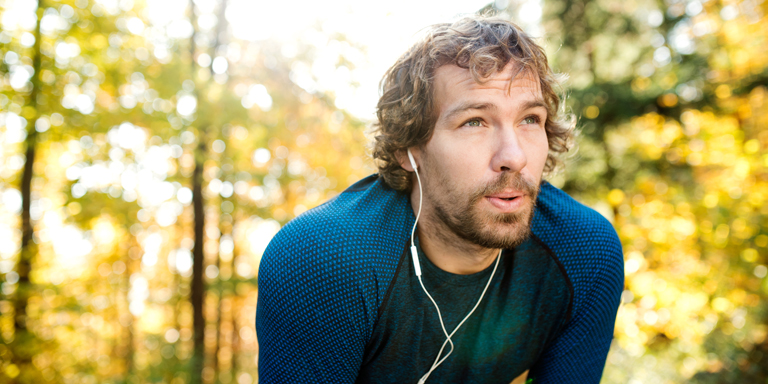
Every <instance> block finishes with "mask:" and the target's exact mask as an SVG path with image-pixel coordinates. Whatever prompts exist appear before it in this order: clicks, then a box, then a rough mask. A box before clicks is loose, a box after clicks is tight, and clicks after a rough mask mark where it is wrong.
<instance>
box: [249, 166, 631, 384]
mask: <svg viewBox="0 0 768 384" xmlns="http://www.w3.org/2000/svg"><path fill="white" fill-rule="evenodd" d="M414 221H415V217H414V214H413V210H412V208H411V204H410V200H409V197H408V196H407V195H406V194H404V193H400V192H397V191H395V190H393V189H391V188H389V187H388V186H387V185H386V184H385V183H384V182H383V180H382V179H381V178H379V177H377V176H376V175H372V176H369V177H367V178H365V179H363V180H361V181H359V182H358V183H356V184H354V185H353V186H351V187H350V188H348V189H347V190H346V191H344V192H342V193H341V194H339V195H338V196H336V197H335V198H334V199H332V200H330V201H328V202H326V203H325V204H323V205H321V206H319V207H317V208H314V209H312V210H310V211H307V212H306V213H304V214H302V215H301V216H299V217H297V218H296V219H294V220H292V221H291V222H289V223H288V224H287V225H286V226H285V227H284V228H283V229H282V230H281V231H280V232H279V233H278V234H277V235H276V236H275V238H274V239H273V240H272V241H271V242H270V244H269V246H268V247H267V249H266V251H265V253H264V256H263V258H262V261H261V265H260V267H259V299H258V304H257V310H256V331H257V335H258V340H259V361H258V366H259V382H260V383H262V384H265V383H416V382H417V381H418V379H419V378H420V377H421V376H422V375H423V374H425V373H426V372H427V371H429V368H430V366H431V365H432V362H433V361H434V359H435V357H436V356H437V353H438V351H439V349H440V346H441V345H442V343H443V341H444V340H445V336H444V335H443V333H442V330H441V328H440V323H439V321H438V319H437V314H436V312H435V308H434V306H433V305H432V303H431V302H430V301H429V299H428V298H427V297H426V294H424V292H423V291H422V289H421V286H420V285H419V283H418V280H417V279H416V277H415V273H414V272H413V264H412V261H411V258H410V255H409V254H408V247H409V245H410V234H411V228H412V226H413V223H414ZM531 230H532V235H531V237H530V238H529V239H528V240H527V241H526V242H524V243H523V244H521V245H520V246H518V247H516V248H515V249H508V250H504V251H503V254H502V256H501V259H500V261H499V266H498V269H497V271H496V273H495V275H494V276H493V280H492V281H491V284H490V286H489V288H488V291H487V292H486V295H485V297H484V299H483V301H482V302H481V303H480V305H479V306H478V308H477V309H476V310H475V313H474V314H473V315H472V316H471V317H470V318H469V319H468V320H467V322H466V323H464V325H463V326H462V327H461V329H460V330H459V331H458V332H457V333H456V334H455V335H454V336H453V338H452V340H453V341H454V344H455V350H454V352H453V353H452V354H451V356H450V357H448V359H447V360H446V361H445V362H444V363H443V364H442V365H440V367H438V368H437V369H436V370H435V371H434V372H433V373H432V374H431V375H430V377H429V380H428V381H427V382H428V383H509V382H511V381H512V380H513V379H515V378H516V377H517V376H519V375H520V374H521V373H523V372H525V371H526V370H529V374H528V377H529V378H530V379H532V380H533V382H534V383H537V384H538V383H553V384H554V383H558V384H560V383H565V384H568V383H574V384H577V383H578V384H584V383H587V384H588V383H598V382H599V381H600V377H601V375H602V371H603V366H604V365H605V358H606V355H607V353H608V348H609V346H610V343H611V339H612V337H613V327H614V322H615V318H616V310H617V308H618V305H619V298H620V296H621V291H622V289H623V285H624V268H623V255H622V250H621V244H620V242H619V239H618V237H617V235H616V232H615V230H614V229H613V227H612V226H611V224H610V223H609V222H608V221H607V220H606V219H605V218H603V217H602V216H600V215H599V214H598V213H596V212H595V211H594V210H592V209H590V208H588V207H586V206H584V205H581V204H580V203H578V202H576V201H575V200H573V199H572V198H570V197H569V196H568V195H566V194H565V193H564V192H562V191H560V190H559V189H557V188H555V187H554V186H552V185H551V184H549V183H547V182H542V185H541V190H540V192H539V195H538V198H537V201H536V210H535V213H534V218H533V222H532V224H531ZM419 256H420V260H421V265H422V269H423V275H422V280H423V281H424V285H425V286H426V288H427V290H428V291H429V292H430V294H431V295H432V296H433V298H435V300H436V301H437V303H438V305H439V306H440V310H441V312H442V314H443V319H444V322H445V325H446V329H447V330H448V332H449V333H450V332H451V331H452V330H453V329H454V328H455V327H456V325H457V324H458V323H459V322H460V321H461V319H463V318H464V316H466V314H467V313H468V312H469V310H470V309H471V308H472V307H473V306H474V305H475V303H476V302H477V299H478V298H479V296H480V293H481V292H482V289H483V288H484V287H485V284H486V283H487V281H488V278H489V277H490V275H491V271H492V268H493V266H491V267H489V268H487V269H486V270H483V271H480V272H478V273H475V274H471V275H455V274H452V273H449V272H446V271H443V270H441V269H439V268H438V267H436V266H435V265H433V264H432V263H431V262H430V261H429V259H428V258H426V257H425V256H424V255H423V254H421V253H420V255H419Z"/></svg>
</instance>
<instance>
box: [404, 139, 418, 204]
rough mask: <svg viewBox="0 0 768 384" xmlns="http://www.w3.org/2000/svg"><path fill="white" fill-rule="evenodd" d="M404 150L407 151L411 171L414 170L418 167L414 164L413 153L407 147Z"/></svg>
mask: <svg viewBox="0 0 768 384" xmlns="http://www.w3.org/2000/svg"><path fill="white" fill-rule="evenodd" d="M406 151H407V152H408V160H410V161H411V166H412V167H413V171H414V172H416V170H417V169H418V168H419V167H418V166H417V165H416V160H414V159H413V154H412V153H411V149H410V148H408V149H407V150H406ZM419 184H421V182H419ZM419 204H421V202H419Z"/></svg>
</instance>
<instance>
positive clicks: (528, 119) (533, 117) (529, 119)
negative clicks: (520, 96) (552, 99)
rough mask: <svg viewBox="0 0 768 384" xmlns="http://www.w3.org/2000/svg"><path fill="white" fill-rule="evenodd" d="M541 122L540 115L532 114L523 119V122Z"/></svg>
mask: <svg viewBox="0 0 768 384" xmlns="http://www.w3.org/2000/svg"><path fill="white" fill-rule="evenodd" d="M540 122H541V117H539V116H538V115H530V116H527V117H526V118H525V119H523V124H539V123H540Z"/></svg>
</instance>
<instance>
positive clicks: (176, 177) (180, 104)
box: [0, 0, 370, 383]
mask: <svg viewBox="0 0 768 384" xmlns="http://www.w3.org/2000/svg"><path fill="white" fill-rule="evenodd" d="M195 3H196V12H197V16H198V20H200V18H201V17H202V18H204V19H205V20H207V22H206V23H204V22H198V23H196V24H195V25H193V23H191V22H190V20H191V19H190V18H189V10H188V9H187V10H186V11H184V12H186V13H180V14H161V15H160V16H162V17H158V15H157V14H156V13H155V14H153V13H152V12H151V11H150V10H149V8H151V7H148V6H145V5H143V4H138V3H136V4H134V2H132V1H118V2H107V1H97V2H89V1H86V0H76V1H55V2H50V3H48V2H46V3H44V4H43V5H42V7H43V8H44V9H40V11H39V14H40V15H44V16H43V17H42V18H41V27H42V28H41V29H42V32H43V34H42V41H41V44H40V47H41V48H40V49H41V53H42V58H43V62H42V70H41V71H40V73H34V72H35V71H31V70H30V68H31V57H33V56H34V46H33V44H31V43H30V38H29V37H30V31H32V30H34V27H35V25H36V21H37V18H36V17H35V16H34V15H35V5H36V4H35V3H34V2H30V1H23V0H13V1H12V0H7V1H3V2H0V6H1V7H2V8H0V12H2V13H0V17H2V23H3V29H2V32H1V33H0V35H1V36H0V44H2V53H3V56H2V59H3V64H2V66H0V72H1V74H2V77H1V79H2V82H1V83H0V84H1V86H2V88H1V89H0V90H1V91H2V94H1V95H0V103H2V105H1V106H0V109H2V124H0V127H3V128H2V130H1V131H0V135H1V136H0V137H2V140H0V142H2V155H1V156H0V161H2V164H3V165H2V167H0V169H2V172H0V173H2V174H1V175H0V196H2V201H3V204H2V208H0V215H2V219H0V223H1V224H0V239H1V240H0V242H2V243H3V247H2V249H1V250H0V257H2V261H0V276H2V279H3V280H2V281H3V283H2V297H1V298H0V307H2V308H1V309H2V310H1V311H0V312H1V313H2V316H0V330H1V332H0V333H1V335H2V340H3V344H0V356H2V365H1V366H0V381H2V382H7V381H9V380H10V381H11V382H19V383H32V382H34V383H39V382H65V383H66V382H84V383H89V382H91V383H96V382H98V383H110V382H111V383H118V382H167V383H180V382H188V381H190V379H192V377H191V376H190V374H189V373H188V372H190V367H189V362H190V357H191V355H190V354H191V353H192V307H191V304H190V303H189V301H188V300H187V298H188V296H189V291H190V280H191V274H192V257H191V252H190V251H191V249H192V247H193V243H194V240H193V239H194V238H193V233H192V222H193V220H194V215H193V211H192V207H191V201H192V183H191V176H192V172H193V169H194V166H195V156H196V150H197V148H198V146H199V145H200V144H201V143H204V146H205V152H204V155H203V156H204V157H203V158H202V161H203V165H204V168H203V182H204V189H203V195H204V197H205V201H206V206H205V210H206V219H207V220H206V227H205V239H204V254H205V262H204V267H205V268H204V271H205V279H206V284H207V286H208V289H207V291H206V295H205V308H204V314H205V319H206V323H207V326H206V331H205V348H206V360H205V366H204V368H203V371H202V373H203V379H204V381H206V382H211V381H213V380H216V381H217V382H222V383H228V382H238V383H245V382H252V381H255V380H256V377H255V372H256V361H255V357H256V351H257V345H256V341H255V333H254V329H253V322H254V321H253V320H254V313H255V304H256V297H257V292H256V276H255V272H256V270H257V268H258V260H259V257H260V256H261V253H262V252H263V250H264V247H265V246H266V244H267V243H268V241H269V239H270V238H271V236H272V235H273V234H274V233H275V232H276V231H277V230H278V229H279V228H280V226H281V225H282V224H284V223H285V222H287V221H288V220H290V219H291V218H293V217H294V216H296V215H298V214H300V213H302V212H303V211H305V210H306V209H308V208H309V207H313V206H315V205H317V204H319V203H321V202H322V201H324V200H326V199H328V198H330V197H332V196H333V195H334V194H336V193H338V192H339V191H340V190H342V189H343V188H345V187H346V185H348V184H349V183H350V182H351V181H352V180H357V179H359V178H360V177H362V176H365V175H366V174H367V173H369V172H370V166H366V165H365V163H364V162H363V160H362V159H361V158H360V157H359V156H360V154H361V153H360V152H359V150H360V149H361V148H362V147H363V146H364V142H365V137H364V135H363V128H364V124H363V123H362V122H361V121H359V120H358V119H356V118H354V117H352V116H350V115H348V114H346V113H344V112H343V111H338V110H337V109H336V108H335V106H334V105H333V100H332V98H331V97H329V96H327V95H325V94H323V93H321V92H319V91H317V90H315V89H312V88H311V87H309V86H308V85H307V84H310V85H311V84H312V82H313V81H315V80H313V79H312V76H311V74H309V75H307V74H306V73H305V72H302V71H299V70H297V69H296V68H297V65H298V66H300V65H303V67H308V66H309V64H308V63H311V61H312V60H313V59H314V56H315V55H316V52H315V50H317V49H318V48H315V47H314V46H313V47H309V46H299V47H298V50H299V51H300V52H302V55H300V56H298V57H291V58H288V57H286V56H285V55H283V54H281V53H280V48H281V47H280V46H279V45H277V44H276V43H274V42H270V41H263V42H260V43H258V44H254V43H251V42H248V41H240V40H237V39H234V38H229V39H227V40H226V41H225V42H224V43H222V44H216V39H217V38H218V37H220V36H217V33H216V26H217V23H216V18H215V16H216V15H215V14H214V12H215V10H216V8H217V7H216V3H215V2H203V1H197V2H195ZM174 6H176V8H179V9H181V10H184V9H185V8H184V4H181V6H180V7H179V4H175V5H174ZM168 8H169V9H172V8H173V7H168ZM206 18H207V19H206ZM210 20H213V22H211V21H210ZM193 31H194V32H195V39H194V42H195V45H196V49H195V50H194V51H193V53H191V54H190V52H192V51H191V50H190V48H191V47H190V40H189V39H190V37H191V34H192V32H193ZM224 32H225V33H226V30H225V31H224ZM325 44H326V45H333V44H336V45H341V46H345V47H346V49H347V51H349V52H356V51H357V48H355V47H353V46H351V45H349V43H347V42H345V41H343V39H341V38H340V37H330V38H328V39H327V40H326V42H325ZM321 48H322V46H321ZM193 60H194V63H195V64H194V65H193ZM334 65H339V66H341V65H347V66H349V65H350V63H349V62H348V61H347V60H345V59H344V57H343V56H339V57H338V60H337V62H336V63H334ZM33 76H39V79H40V80H41V84H42V91H41V94H40V95H39V96H38V97H37V100H36V101H37V107H36V108H35V107H34V106H33V103H32V102H31V101H30V99H29V98H30V91H31V83H32V81H33V80H34V79H35V78H34V77H33ZM298 77H302V79H303V81H304V82H303V83H302V84H303V85H304V86H305V87H308V88H309V89H304V88H301V87H300V86H299V85H297V82H296V81H295V79H296V78H298ZM38 115H39V116H40V119H38V120H37V124H35V123H34V121H35V120H33V117H34V116H38ZM29 134H35V135H37V138H38V142H37V147H38V158H37V159H38V161H37V162H36V163H35V174H34V179H33V183H32V184H33V194H32V207H31V216H32V219H33V222H34V226H35V227H34V228H35V232H34V233H35V237H34V243H35V244H36V245H37V249H38V252H36V254H35V255H34V258H33V266H32V276H31V280H32V287H31V288H30V290H31V291H30V293H29V296H30V297H29V301H28V304H27V313H28V317H27V319H26V324H27V325H28V327H29V329H30V330H31V332H32V334H33V335H34V336H35V337H36V338H37V341H36V342H35V343H34V344H31V345H32V347H31V348H32V350H30V351H29V354H30V356H31V363H32V364H31V365H29V366H26V365H21V366H20V365H18V364H15V363H14V362H15V360H14V359H13V357H14V356H16V355H18V354H21V353H24V351H22V350H21V349H19V348H18V347H16V345H17V343H16V344H14V338H15V337H17V336H18V333H17V330H15V329H14V324H13V318H14V311H13V303H14V302H15V300H16V298H17V296H18V291H17V288H18V274H17V273H16V272H15V265H16V263H17V261H18V248H17V247H18V244H19V233H18V229H17V228H19V220H18V214H19V211H20V210H21V205H20V202H19V192H18V185H19V179H20V177H21V168H22V166H23V164H24V157H23V153H24V139H25V137H27V136H28V135H29ZM307 148H317V149H318V150H316V151H307ZM198 155H199V154H198ZM350 165H351V166H350ZM366 167H367V168H366Z"/></svg>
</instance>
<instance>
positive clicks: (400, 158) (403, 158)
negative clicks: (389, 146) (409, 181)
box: [395, 147, 419, 172]
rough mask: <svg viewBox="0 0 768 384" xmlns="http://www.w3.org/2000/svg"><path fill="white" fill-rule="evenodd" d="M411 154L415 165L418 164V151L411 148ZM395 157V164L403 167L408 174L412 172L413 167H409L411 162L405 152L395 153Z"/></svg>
mask: <svg viewBox="0 0 768 384" xmlns="http://www.w3.org/2000/svg"><path fill="white" fill-rule="evenodd" d="M411 154H413V158H414V160H416V165H418V164H419V157H418V155H419V150H418V149H417V148H416V147H411ZM395 157H396V158H397V162H398V163H400V166H401V167H403V169H405V170H406V171H408V172H413V171H414V170H413V166H412V165H411V160H410V159H408V153H407V152H406V150H400V151H397V152H396V153H395Z"/></svg>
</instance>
